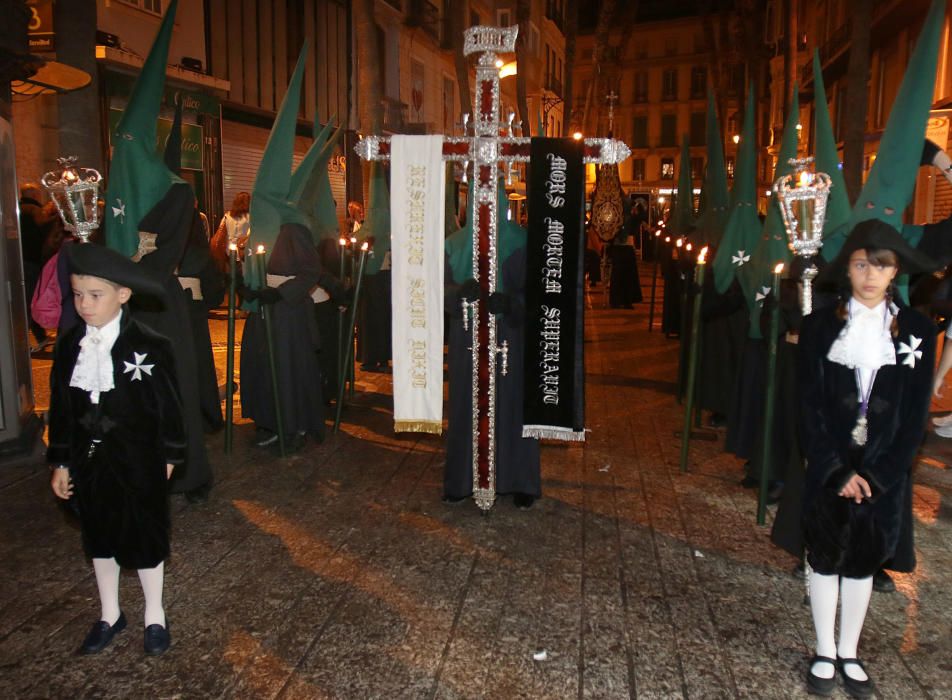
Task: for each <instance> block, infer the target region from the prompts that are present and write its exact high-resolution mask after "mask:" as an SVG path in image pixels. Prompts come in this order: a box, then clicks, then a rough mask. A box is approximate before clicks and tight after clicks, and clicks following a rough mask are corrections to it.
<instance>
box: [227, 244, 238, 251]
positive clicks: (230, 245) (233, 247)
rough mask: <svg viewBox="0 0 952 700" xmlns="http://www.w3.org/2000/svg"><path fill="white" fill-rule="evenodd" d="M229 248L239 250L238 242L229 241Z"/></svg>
mask: <svg viewBox="0 0 952 700" xmlns="http://www.w3.org/2000/svg"><path fill="white" fill-rule="evenodd" d="M228 250H238V244H237V243H229V244H228Z"/></svg>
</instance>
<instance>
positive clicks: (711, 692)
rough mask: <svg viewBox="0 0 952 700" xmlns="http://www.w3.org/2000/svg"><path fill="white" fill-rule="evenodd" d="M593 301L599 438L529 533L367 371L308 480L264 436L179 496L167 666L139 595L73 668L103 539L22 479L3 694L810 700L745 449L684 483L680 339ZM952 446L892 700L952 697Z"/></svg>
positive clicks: (885, 685)
mask: <svg viewBox="0 0 952 700" xmlns="http://www.w3.org/2000/svg"><path fill="white" fill-rule="evenodd" d="M649 277H650V268H648V267H643V268H642V280H647V279H648V278H649ZM645 292H646V300H647V298H648V290H647V285H646V290H645ZM592 302H593V307H594V308H593V310H591V311H590V312H588V316H587V322H586V338H587V341H586V364H587V387H586V391H587V424H588V427H589V428H590V429H591V433H590V434H589V438H588V441H587V442H586V443H585V445H584V447H582V446H563V445H553V444H547V445H546V446H544V447H543V451H542V464H543V494H544V495H543V498H542V499H541V500H540V501H539V502H538V503H537V504H536V505H535V506H534V507H533V508H532V509H531V510H530V511H528V512H522V511H519V510H517V509H516V508H514V507H513V505H512V503H511V500H509V499H507V498H501V499H500V500H499V501H498V502H497V504H496V506H495V508H494V509H493V510H492V511H491V513H490V514H489V515H488V516H483V515H481V514H480V513H479V511H478V509H477V508H476V507H475V505H474V504H472V503H471V502H465V503H463V504H459V505H455V506H449V505H444V504H442V503H441V501H440V497H441V486H442V463H443V440H442V438H440V437H436V436H426V435H401V436H395V435H394V434H393V433H392V430H391V425H392V423H391V414H390V377H389V376H388V375H379V374H374V375H362V374H359V375H358V389H359V390H360V391H358V394H357V399H356V402H355V404H354V405H353V406H352V407H348V408H347V409H346V411H345V424H344V426H343V429H342V432H341V433H340V434H338V435H336V436H334V435H331V434H329V435H328V438H327V440H326V442H325V443H324V444H323V445H315V444H313V443H309V444H308V445H307V446H306V447H305V448H304V450H303V451H301V452H300V453H298V454H295V455H294V456H292V457H289V458H287V459H281V458H278V457H275V456H273V455H272V454H270V453H268V452H264V451H261V450H258V449H255V448H253V447H250V446H249V443H250V440H251V436H252V432H253V430H252V426H251V425H250V424H248V423H242V424H240V425H239V426H238V429H237V431H236V450H235V452H234V454H233V455H232V456H231V457H227V456H225V455H224V454H223V452H222V444H223V438H222V435H221V434H218V435H213V436H210V437H209V438H208V449H209V452H210V454H211V456H212V460H213V463H214V468H215V473H216V478H217V484H216V486H215V489H214V490H213V492H212V495H211V499H210V501H209V502H208V503H207V504H205V505H200V506H194V505H188V504H187V503H186V502H185V500H184V499H183V498H182V497H181V496H175V497H173V499H172V512H173V541H172V550H173V554H172V558H171V559H170V561H169V562H168V563H167V568H166V572H167V577H166V611H167V614H168V619H169V621H170V625H171V626H170V631H171V634H172V648H171V650H170V651H169V652H168V653H167V654H166V655H165V656H163V657H160V658H157V659H153V658H147V657H145V656H144V655H143V653H142V635H141V622H140V621H141V617H142V595H141V591H140V589H139V583H138V579H137V578H136V576H135V574H134V573H132V572H129V573H127V574H125V575H124V576H123V577H122V584H121V586H122V588H121V593H120V595H121V599H122V601H123V609H124V611H125V613H126V615H127V617H128V618H129V621H130V625H129V628H128V629H127V630H126V631H125V632H123V633H122V634H121V635H119V636H118V637H117V639H116V641H115V642H114V643H113V645H112V646H111V647H110V648H108V649H107V650H106V651H105V652H104V653H102V654H101V655H99V656H94V657H77V656H75V655H74V650H75V649H76V647H78V645H79V642H80V641H81V640H82V638H83V636H84V635H85V633H86V631H87V629H88V627H89V625H90V624H91V623H92V622H93V621H94V619H95V618H96V616H97V614H98V611H99V603H98V597H97V594H96V587H95V582H94V579H93V576H92V570H91V567H90V566H89V565H88V563H87V561H86V560H85V559H84V558H83V554H82V549H81V546H80V542H79V532H78V530H77V529H76V527H74V526H73V525H72V523H71V522H69V521H68V520H67V519H66V517H65V516H64V515H63V514H62V513H61V511H60V509H59V508H58V507H57V506H56V504H55V503H54V502H53V501H54V499H53V497H52V495H51V494H50V490H49V488H48V485H47V478H48V477H47V470H46V466H45V465H44V464H37V465H35V466H34V467H22V468H12V469H8V470H4V471H0V533H2V539H0V561H2V562H3V566H2V567H0V697H3V698H67V697H69V698H87V697H89V698H92V697H113V698H120V697H154V698H272V697H280V698H325V697H326V698H370V697H381V698H507V699H508V698H576V697H577V698H629V697H631V698H635V697H637V698H678V697H685V698H687V697H691V698H731V697H749V698H754V697H756V698H790V697H806V693H805V686H804V681H803V679H804V675H805V672H806V660H807V657H808V655H809V654H811V653H812V651H811V645H812V639H813V631H812V623H811V620H810V613H809V608H808V607H806V606H805V605H804V604H803V596H804V584H803V582H802V581H801V580H799V579H796V578H794V577H793V576H792V575H791V573H790V571H791V569H792V567H793V565H794V563H795V561H794V560H793V559H792V558H791V557H790V556H788V555H787V554H786V553H784V552H782V551H780V550H778V549H776V548H775V547H773V545H771V543H770V541H769V527H758V526H757V525H756V523H755V513H756V501H755V495H754V493H753V492H751V491H747V490H745V489H743V488H742V487H741V486H740V485H739V483H738V482H739V479H740V477H741V476H742V471H741V464H740V463H739V462H738V461H737V460H736V459H734V458H733V457H732V456H729V455H726V454H724V453H723V452H722V444H723V435H721V437H720V439H719V441H718V442H701V441H698V442H695V443H693V445H692V451H691V466H690V471H689V473H687V474H681V473H680V472H679V469H678V455H679V448H680V443H679V441H678V439H677V438H675V436H674V431H675V430H676V429H677V428H678V427H679V426H680V422H681V420H682V409H681V407H679V406H678V404H677V403H676V401H675V398H674V388H675V383H674V382H675V375H676V368H677V343H676V341H673V340H666V339H665V338H664V337H663V336H662V335H661V334H660V332H659V331H658V330H657V327H656V329H655V331H654V332H652V333H649V332H648V331H647V315H648V309H647V306H648V305H647V302H646V303H643V304H640V305H637V306H636V308H635V310H633V311H629V310H608V309H605V308H604V299H603V297H602V294H601V291H600V290H599V291H597V292H596V293H594V294H593V295H592ZM212 325H213V341H215V347H216V349H217V350H216V352H217V354H216V362H220V367H219V369H220V371H221V370H222V369H223V367H224V342H223V341H224V328H223V327H224V323H223V321H222V320H221V319H220V318H218V316H217V314H216V316H215V318H214V319H213V321H212ZM239 337H240V336H239ZM48 369H49V366H48V361H47V362H46V366H45V368H44V360H43V359H42V358H39V359H38V360H37V361H36V372H35V374H36V375H37V376H38V388H37V402H38V404H39V405H40V406H43V405H45V403H44V402H45V396H44V394H43V391H44V389H42V386H43V384H44V381H45V380H43V375H44V373H46V372H48ZM934 408H935V409H936V410H939V409H942V408H944V406H941V405H936V406H935V407H934ZM930 438H931V439H930V443H929V447H928V449H927V462H926V463H925V464H923V465H920V467H919V468H918V476H917V485H916V488H915V504H914V508H915V513H916V518H917V520H916V528H917V531H916V537H917V547H918V554H919V568H918V570H917V571H916V572H915V573H914V574H911V575H896V583H897V589H898V590H897V592H896V593H893V594H890V595H885V594H878V593H877V594H874V598H873V602H872V605H871V609H870V614H869V617H868V619H867V627H866V632H865V633H864V636H863V643H862V646H861V649H860V653H861V655H862V656H863V658H864V660H865V661H866V662H867V664H868V668H869V669H870V672H871V674H872V675H873V676H874V677H875V680H876V682H877V684H878V686H879V697H881V698H903V699H911V698H950V697H952V642H950V634H949V630H950V626H949V611H950V610H952V488H950V484H949V479H948V471H947V470H946V468H945V467H944V462H943V460H945V457H944V455H945V454H946V450H945V449H944V448H943V446H942V445H941V444H939V443H938V442H936V440H935V438H934V436H930ZM933 443H935V444H933ZM946 461H947V460H946ZM920 477H921V478H920ZM772 517H773V512H771V513H770V515H769V517H768V521H769V520H770V519H772ZM768 526H769V522H768ZM835 696H836V697H844V695H843V694H842V691H841V690H837V691H836V694H835Z"/></svg>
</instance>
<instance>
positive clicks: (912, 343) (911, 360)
mask: <svg viewBox="0 0 952 700" xmlns="http://www.w3.org/2000/svg"><path fill="white" fill-rule="evenodd" d="M920 345H922V338H917V337H916V336H914V335H910V336H909V344H908V345H906V344H905V343H902V342H901V343H899V354H900V355H905V356H906V359H905V360H903V361H902V363H903V364H904V365H907V366H908V367H913V368H915V366H916V360H919V359H922V350H919V346H920Z"/></svg>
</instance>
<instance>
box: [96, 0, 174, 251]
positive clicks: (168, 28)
mask: <svg viewBox="0 0 952 700" xmlns="http://www.w3.org/2000/svg"><path fill="white" fill-rule="evenodd" d="M177 7H178V0H172V2H171V3H169V9H168V10H167V11H166V13H165V17H163V18H162V24H161V25H160V26H159V33H158V34H157V35H156V37H155V41H154V42H153V44H152V48H151V49H150V50H149V56H148V57H147V58H146V60H145V63H144V64H143V65H142V71H141V72H140V73H139V77H138V78H137V79H136V83H135V86H134V87H133V88H132V94H131V95H130V96H129V102H128V103H127V104H126V109H125V112H123V115H122V119H120V120H119V124H118V126H117V127H116V133H115V134H113V135H112V160H111V161H110V163H109V186H108V188H107V190H106V211H105V214H106V215H105V219H106V221H105V224H106V225H105V228H106V245H108V246H109V247H110V248H113V249H115V250H118V251H119V252H120V253H122V254H123V255H126V256H130V257H131V256H132V255H134V254H135V253H136V251H137V250H138V249H139V222H140V221H142V218H143V217H144V216H145V215H146V214H148V213H149V211H150V210H151V209H152V208H153V207H154V206H155V205H156V204H158V202H159V200H161V199H162V197H164V196H165V193H166V192H168V190H169V188H170V187H171V186H172V185H173V184H174V183H176V182H182V180H181V178H179V177H178V176H177V175H175V174H174V173H173V172H172V171H171V170H169V169H168V167H166V165H165V163H164V162H163V160H162V155H161V154H159V153H158V152H157V151H156V143H155V142H156V138H157V137H156V122H157V121H158V118H159V107H160V105H161V104H162V92H163V90H164V88H165V67H166V65H167V64H168V60H169V44H170V42H171V40H172V29H173V27H174V24H175V10H176V8H177Z"/></svg>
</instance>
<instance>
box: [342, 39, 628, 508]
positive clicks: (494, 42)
mask: <svg viewBox="0 0 952 700" xmlns="http://www.w3.org/2000/svg"><path fill="white" fill-rule="evenodd" d="M518 31H519V28H518V26H514V27H508V28H505V29H502V28H499V27H482V26H480V27H470V28H469V29H467V30H466V31H465V32H464V44H463V53H464V54H465V55H467V56H468V55H470V54H479V58H478V61H477V65H476V91H475V92H476V94H475V96H474V100H473V103H474V104H473V113H472V116H470V118H469V119H468V120H466V122H465V123H469V122H470V121H471V122H472V126H473V134H472V135H471V136H470V135H468V134H467V135H465V136H448V137H444V138H443V160H445V161H454V162H460V163H464V164H466V163H469V162H472V163H473V182H472V183H471V184H470V186H471V187H475V188H476V189H475V197H474V207H473V209H474V211H473V276H474V277H475V279H476V280H478V281H479V285H480V294H479V299H478V300H477V301H475V302H473V303H472V311H473V313H472V323H471V324H470V330H471V332H472V339H473V342H472V354H473V382H472V386H473V394H472V396H473V399H472V401H473V403H472V406H473V413H472V415H473V425H472V431H473V435H472V440H473V443H472V444H473V498H474V499H475V501H476V504H477V505H478V506H479V507H480V508H481V509H482V510H483V511H487V510H489V509H490V508H492V506H493V503H494V502H495V500H496V433H495V424H496V372H497V369H498V370H499V371H500V372H503V371H504V370H505V368H506V365H507V364H508V363H507V362H506V360H507V357H506V356H507V352H506V348H505V347H501V346H500V345H499V343H498V341H497V331H496V318H495V316H494V315H493V314H491V313H489V309H488V308H487V303H486V302H487V300H488V298H489V295H490V294H492V293H493V292H495V291H496V284H497V274H498V269H497V268H498V263H497V236H498V232H499V227H498V216H499V214H498V212H499V202H498V201H497V192H496V177H497V172H498V170H499V167H500V166H502V167H503V168H504V169H505V171H506V172H507V173H508V172H510V170H511V168H512V166H513V164H515V163H527V162H529V144H530V141H531V139H529V138H527V137H524V136H522V137H517V136H514V135H513V133H512V126H513V117H509V119H508V121H507V122H501V121H500V105H499V69H498V68H497V67H496V60H497V58H498V54H500V53H509V54H511V53H513V52H515V50H516V36H517V34H518ZM355 150H356V152H357V154H358V155H359V156H360V157H361V158H362V159H364V160H388V159H389V158H390V139H389V138H388V137H382V136H368V137H366V138H364V139H362V140H361V141H360V142H359V143H358V144H357V146H356V147H355ZM629 155H631V151H630V150H629V148H628V146H626V145H625V144H624V143H622V142H621V141H615V140H613V139H605V138H592V139H585V155H584V160H585V162H586V163H620V162H622V161H623V160H625V159H626V158H628V156H629ZM498 355H501V356H502V364H503V367H502V368H499V367H498V365H499V364H500V363H499V362H497V361H496V358H497V356H498Z"/></svg>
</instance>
